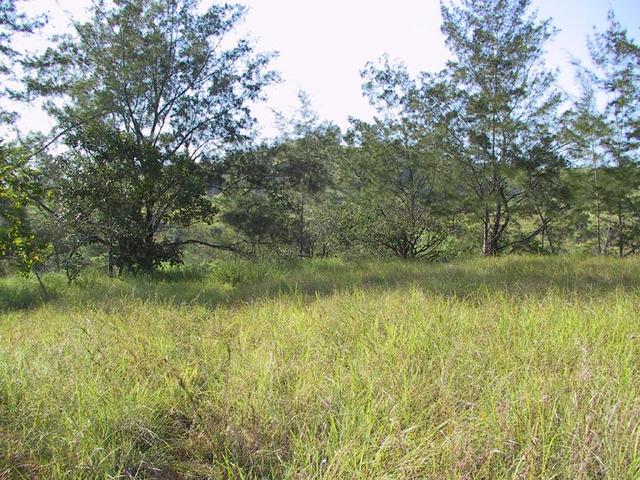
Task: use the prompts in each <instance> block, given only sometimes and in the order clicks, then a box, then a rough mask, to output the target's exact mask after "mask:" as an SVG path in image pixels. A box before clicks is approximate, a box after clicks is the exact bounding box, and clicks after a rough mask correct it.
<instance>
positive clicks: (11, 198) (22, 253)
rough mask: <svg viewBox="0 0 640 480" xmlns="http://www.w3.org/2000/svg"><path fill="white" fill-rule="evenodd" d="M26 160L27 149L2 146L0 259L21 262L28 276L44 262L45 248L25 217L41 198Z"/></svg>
mask: <svg viewBox="0 0 640 480" xmlns="http://www.w3.org/2000/svg"><path fill="white" fill-rule="evenodd" d="M26 157H27V155H26V152H25V151H24V149H20V148H16V147H13V148H10V147H4V146H0V259H16V260H18V264H19V266H20V269H21V270H22V271H24V272H25V273H26V272H29V271H30V270H31V269H32V268H33V267H34V266H35V265H37V264H38V263H40V262H41V253H42V247H43V246H42V245H39V243H38V242H37V241H36V238H35V237H34V235H33V232H32V230H31V228H30V225H29V222H28V219H27V216H26V209H27V207H28V206H29V205H32V204H33V202H34V200H35V199H37V198H39V197H41V196H42V190H41V188H40V184H39V182H38V179H37V173H36V172H35V171H34V170H33V169H31V168H29V167H27V166H26Z"/></svg>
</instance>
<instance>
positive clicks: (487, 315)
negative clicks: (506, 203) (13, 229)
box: [0, 257, 640, 480]
mask: <svg viewBox="0 0 640 480" xmlns="http://www.w3.org/2000/svg"><path fill="white" fill-rule="evenodd" d="M44 281H45V283H46V284H47V286H48V288H49V296H48V298H46V299H45V298H42V296H41V294H40V292H39V290H38V286H37V283H36V281H35V280H33V279H24V278H20V277H11V278H5V279H3V280H0V479H2V480H5V479H14V478H15V479H116V478H120V479H133V478H135V479H167V480H168V479H172V480H177V479H345V480H351V479H638V478H640V261H639V260H636V259H628V260H616V259H572V258H538V257H509V258H506V257H505V258H497V259H488V260H474V261H467V262H460V263H453V264H438V265H434V264H424V263H411V262H409V263H400V262H391V261H360V262H346V261H338V260H329V261H322V262H316V261H310V262H303V263H302V264H298V265H279V266H278V265H270V264H251V263H244V262H220V263H217V264H213V265H211V266H210V268H208V269H200V270H189V269H183V270H168V271H166V272H160V273H158V274H157V275H156V276H154V277H136V278H133V277H124V278H119V279H118V278H108V277H106V276H101V275H98V274H90V275H86V276H85V277H82V278H81V279H80V280H79V281H78V282H77V283H75V284H73V285H71V286H67V285H66V283H65V281H64V279H62V278H61V277H57V276H55V275H53V274H51V275H49V276H45V277H44Z"/></svg>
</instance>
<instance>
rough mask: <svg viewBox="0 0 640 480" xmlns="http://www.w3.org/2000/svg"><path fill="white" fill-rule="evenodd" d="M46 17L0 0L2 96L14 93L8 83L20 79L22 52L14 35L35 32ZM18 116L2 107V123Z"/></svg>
mask: <svg viewBox="0 0 640 480" xmlns="http://www.w3.org/2000/svg"><path fill="white" fill-rule="evenodd" d="M45 21H46V18H44V17H38V18H29V17H28V16H27V15H26V14H24V13H22V12H19V11H18V9H17V6H16V1H15V0H3V1H2V2H0V80H1V81H2V88H0V98H2V97H6V96H7V95H8V94H10V93H12V92H11V90H10V88H9V87H8V85H10V84H11V83H12V82H14V81H16V80H18V79H17V78H16V75H15V67H16V64H17V62H18V60H20V58H21V57H22V52H19V51H18V50H16V49H15V48H14V46H13V39H14V35H16V34H28V33H33V32H34V30H36V29H38V28H40V27H41V26H42V25H43V24H44V22H45ZM15 118H16V113H15V112H11V111H8V110H7V109H5V108H3V107H0V124H4V123H9V122H11V121H13V120H15Z"/></svg>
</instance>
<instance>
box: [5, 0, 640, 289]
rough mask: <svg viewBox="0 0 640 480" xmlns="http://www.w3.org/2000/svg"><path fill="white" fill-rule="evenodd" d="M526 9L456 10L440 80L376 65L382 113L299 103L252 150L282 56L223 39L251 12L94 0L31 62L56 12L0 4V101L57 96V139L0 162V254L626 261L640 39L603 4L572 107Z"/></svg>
mask: <svg viewBox="0 0 640 480" xmlns="http://www.w3.org/2000/svg"><path fill="white" fill-rule="evenodd" d="M530 3H531V2H530V1H529V0H462V1H459V2H455V1H454V2H445V3H444V4H443V6H442V32H443V34H444V35H445V38H446V42H447V46H448V47H449V49H450V52H451V60H450V61H449V62H448V64H447V67H446V68H445V69H444V70H443V71H441V72H435V73H430V72H424V73H422V74H421V75H419V76H417V77H415V78H414V77H412V76H411V75H409V73H408V72H407V71H406V69H405V68H404V67H403V66H402V64H400V63H397V62H393V61H390V60H389V59H388V58H385V57H383V58H381V59H380V60H378V61H373V62H370V63H369V64H367V65H366V66H365V68H364V69H363V70H362V78H363V94H364V95H365V96H366V97H367V98H368V99H369V101H370V102H371V104H372V105H373V106H374V107H375V108H376V111H377V115H376V117H375V119H374V120H373V121H371V122H365V121H362V120H358V119H355V118H354V119H352V120H351V126H350V128H348V129H347V130H346V131H341V130H340V128H338V127H337V126H335V125H333V124H331V123H330V122H326V121H322V120H321V119H319V118H318V117H317V115H316V114H315V113H314V111H313V108H312V106H311V104H310V102H309V100H308V98H307V97H306V96H305V94H304V93H301V95H300V100H301V103H300V109H299V111H298V114H297V115H295V116H294V118H290V119H287V118H281V122H280V123H281V134H280V135H279V136H278V137H277V138H273V139H271V140H260V141H258V140H256V139H257V138H259V137H258V136H257V130H256V127H257V125H256V124H255V119H254V118H253V117H252V115H251V105H252V104H254V103H255V102H257V101H261V100H264V91H265V88H266V87H267V86H269V85H270V84H272V83H273V82H276V81H278V74H277V73H276V72H274V71H272V70H270V69H269V64H270V61H271V59H272V57H273V54H272V53H259V52H256V51H255V48H254V46H253V45H252V44H251V43H250V42H248V41H246V40H243V39H238V38H237V35H236V36H230V34H232V33H234V29H235V28H236V27H237V25H238V22H239V21H240V20H241V18H242V16H243V14H244V8H243V7H241V6H239V5H218V4H215V5H213V6H211V7H210V8H208V9H206V10H202V9H198V2H197V1H196V0H179V1H178V0H175V1H171V2H165V1H159V0H127V1H119V2H115V3H111V2H106V1H96V2H95V4H94V5H93V7H92V10H91V14H92V16H91V17H90V19H89V20H88V21H86V22H77V23H76V24H75V26H74V30H73V31H72V32H71V33H67V34H63V35H61V36H57V37H56V38H55V39H53V40H52V41H51V43H50V45H49V46H48V48H47V49H46V50H43V51H40V52H36V53H31V54H25V53H24V52H20V51H19V50H17V49H14V48H13V46H14V43H12V42H11V39H12V37H13V36H14V35H15V34H16V33H20V34H21V35H25V34H28V32H32V31H34V30H35V29H37V28H39V27H40V26H41V24H42V19H29V18H26V17H25V16H24V15H21V14H20V13H18V11H17V10H16V8H15V2H13V1H10V2H4V3H3V7H2V9H3V10H2V16H1V17H0V18H1V19H2V24H1V28H0V32H1V35H0V41H1V42H2V49H1V50H0V53H1V54H2V55H3V56H2V58H1V59H0V60H1V62H0V67H1V68H0V74H5V75H9V74H10V73H11V72H13V73H14V75H13V76H12V77H11V80H12V83H11V85H13V87H12V88H11V91H10V92H9V91H5V92H3V94H11V97H12V98H14V99H15V98H18V99H19V98H22V99H25V100H36V99H40V100H43V101H44V106H45V107H46V109H47V111H48V113H49V114H50V115H51V117H52V118H53V119H54V120H55V127H54V129H53V131H52V132H51V133H50V134H49V135H46V136H41V135H40V136H37V135H36V136H33V135H32V136H22V140H21V142H19V143H16V142H13V143H11V142H5V144H4V145H3V146H2V150H0V156H1V157H2V162H3V164H2V165H3V167H2V170H1V171H0V172H1V175H2V177H1V178H0V188H2V197H1V200H0V201H1V203H0V207H1V208H2V212H1V215H2V226H1V227H0V228H2V231H1V232H0V244H1V247H0V255H1V256H2V258H3V259H5V260H10V261H14V260H18V261H19V262H20V265H21V268H22V269H23V270H25V271H26V270H29V269H35V270H36V272H39V271H42V270H58V271H60V270H64V271H65V272H66V273H67V276H68V278H69V280H72V279H74V278H75V277H76V276H77V275H78V274H79V272H80V271H81V270H82V269H83V268H84V267H85V266H87V265H90V264H93V265H94V266H96V267H99V268H101V269H104V270H105V271H107V272H109V273H110V274H112V275H113V274H118V273H122V272H125V271H126V272H134V273H135V272H151V271H153V270H155V269H157V268H158V267H160V266H161V265H163V264H177V263H181V262H183V261H184V255H185V251H186V250H185V249H186V248H187V247H190V248H191V247H192V246H193V245H200V246H201V247H202V246H206V247H208V248H213V249H214V251H213V252H214V253H212V254H209V255H208V258H206V259H205V260H206V261H208V260H209V259H211V258H212V257H216V256H219V253H220V252H221V251H226V252H232V253H234V254H239V255H245V256H254V257H260V256H266V257H272V256H274V255H275V256H280V257H293V256H299V257H303V258H306V257H316V256H319V257H328V256H345V255H346V256H350V257H353V256H362V255H376V256H386V255H394V256H397V257H400V258H403V259H408V258H423V259H431V260H435V259H442V260H450V259H453V258H457V257H469V256H472V255H479V254H482V255H484V256H494V255H498V254H504V253H510V252H514V251H520V252H522V251H526V252H538V253H552V254H559V253H567V252H569V253H575V252H582V253H591V254H595V255H617V256H620V257H624V256H629V255H633V254H635V253H636V252H637V251H638V249H639V248H640V231H639V228H640V204H639V203H638V201H639V198H640V190H639V186H640V181H639V180H640V179H639V177H638V175H639V173H638V172H639V171H640V170H639V167H638V165H639V161H640V157H639V153H640V151H639V148H638V147H639V141H640V134H639V131H640V126H639V125H640V123H639V119H640V116H639V109H638V98H639V94H640V48H639V46H638V44H637V43H636V42H635V40H634V39H633V38H632V37H630V36H629V34H628V33H627V32H626V30H625V29H624V28H623V27H622V26H621V25H620V24H619V23H618V22H617V20H616V19H615V17H614V14H613V13H611V14H610V18H609V28H608V29H607V30H606V31H605V32H596V33H594V34H593V35H592V37H591V38H590V39H589V48H590V52H591V60H590V62H589V63H588V64H585V65H577V66H576V77H577V79H578V80H579V83H580V86H581V91H582V94H581V95H580V97H579V98H577V99H571V98H569V97H568V96H567V95H565V94H564V93H563V92H562V91H561V90H560V88H559V87H558V85H557V83H556V72H554V71H552V70H550V69H548V68H547V67H546V66H545V63H544V52H545V49H546V48H547V47H548V44H549V43H548V42H549V40H550V39H551V38H552V37H553V36H554V34H555V29H554V27H553V25H552V22H551V20H550V19H539V18H537V16H536V15H535V14H533V13H532V7H531V5H530ZM18 66H19V68H18ZM19 73H20V74H21V76H20V75H18V74H19ZM16 77H18V78H16ZM3 118H6V119H9V118H11V115H9V112H4V115H3ZM198 252H200V253H199V254H200V256H202V255H203V254H202V250H198Z"/></svg>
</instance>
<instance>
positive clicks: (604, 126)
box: [583, 12, 640, 257]
mask: <svg viewBox="0 0 640 480" xmlns="http://www.w3.org/2000/svg"><path fill="white" fill-rule="evenodd" d="M589 50H590V54H591V60H592V63H593V68H592V69H590V70H589V69H583V75H584V76H585V78H586V80H587V81H588V82H589V84H588V86H589V88H592V89H594V90H595V91H596V95H597V94H601V95H602V96H603V98H604V102H605V107H604V109H603V110H602V111H601V112H593V111H592V112H590V114H591V118H593V119H594V120H593V121H598V122H599V123H600V124H601V127H600V132H601V133H600V135H599V136H598V139H597V141H598V143H599V145H598V148H599V150H600V151H601V152H602V156H603V166H604V167H605V168H604V170H603V172H604V174H605V176H606V177H608V186H609V188H608V189H606V191H605V192H604V195H605V196H606V199H605V201H604V205H603V206H604V208H605V209H606V210H607V213H608V216H609V217H611V218H613V219H614V222H615V224H614V228H615V231H616V235H615V237H616V240H617V247H618V255H619V256H621V257H622V256H625V255H627V254H630V253H634V252H636V251H637V250H638V249H640V242H639V241H638V237H639V235H640V190H639V189H638V185H639V184H640V105H639V104H638V98H640V46H638V45H637V44H636V43H635V42H634V41H633V39H631V38H630V37H629V35H628V33H627V31H626V30H625V29H624V28H623V27H622V26H621V25H620V23H619V22H618V21H617V20H616V18H615V16H614V14H613V12H609V28H608V29H607V31H606V32H604V33H597V34H596V35H595V36H594V37H593V38H591V39H590V41H589ZM608 231H609V233H612V232H613V229H612V228H611V226H610V228H609V229H608ZM610 240H611V235H610V234H608V235H607V240H606V243H605V247H603V249H606V247H607V246H608V244H609V243H610Z"/></svg>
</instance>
